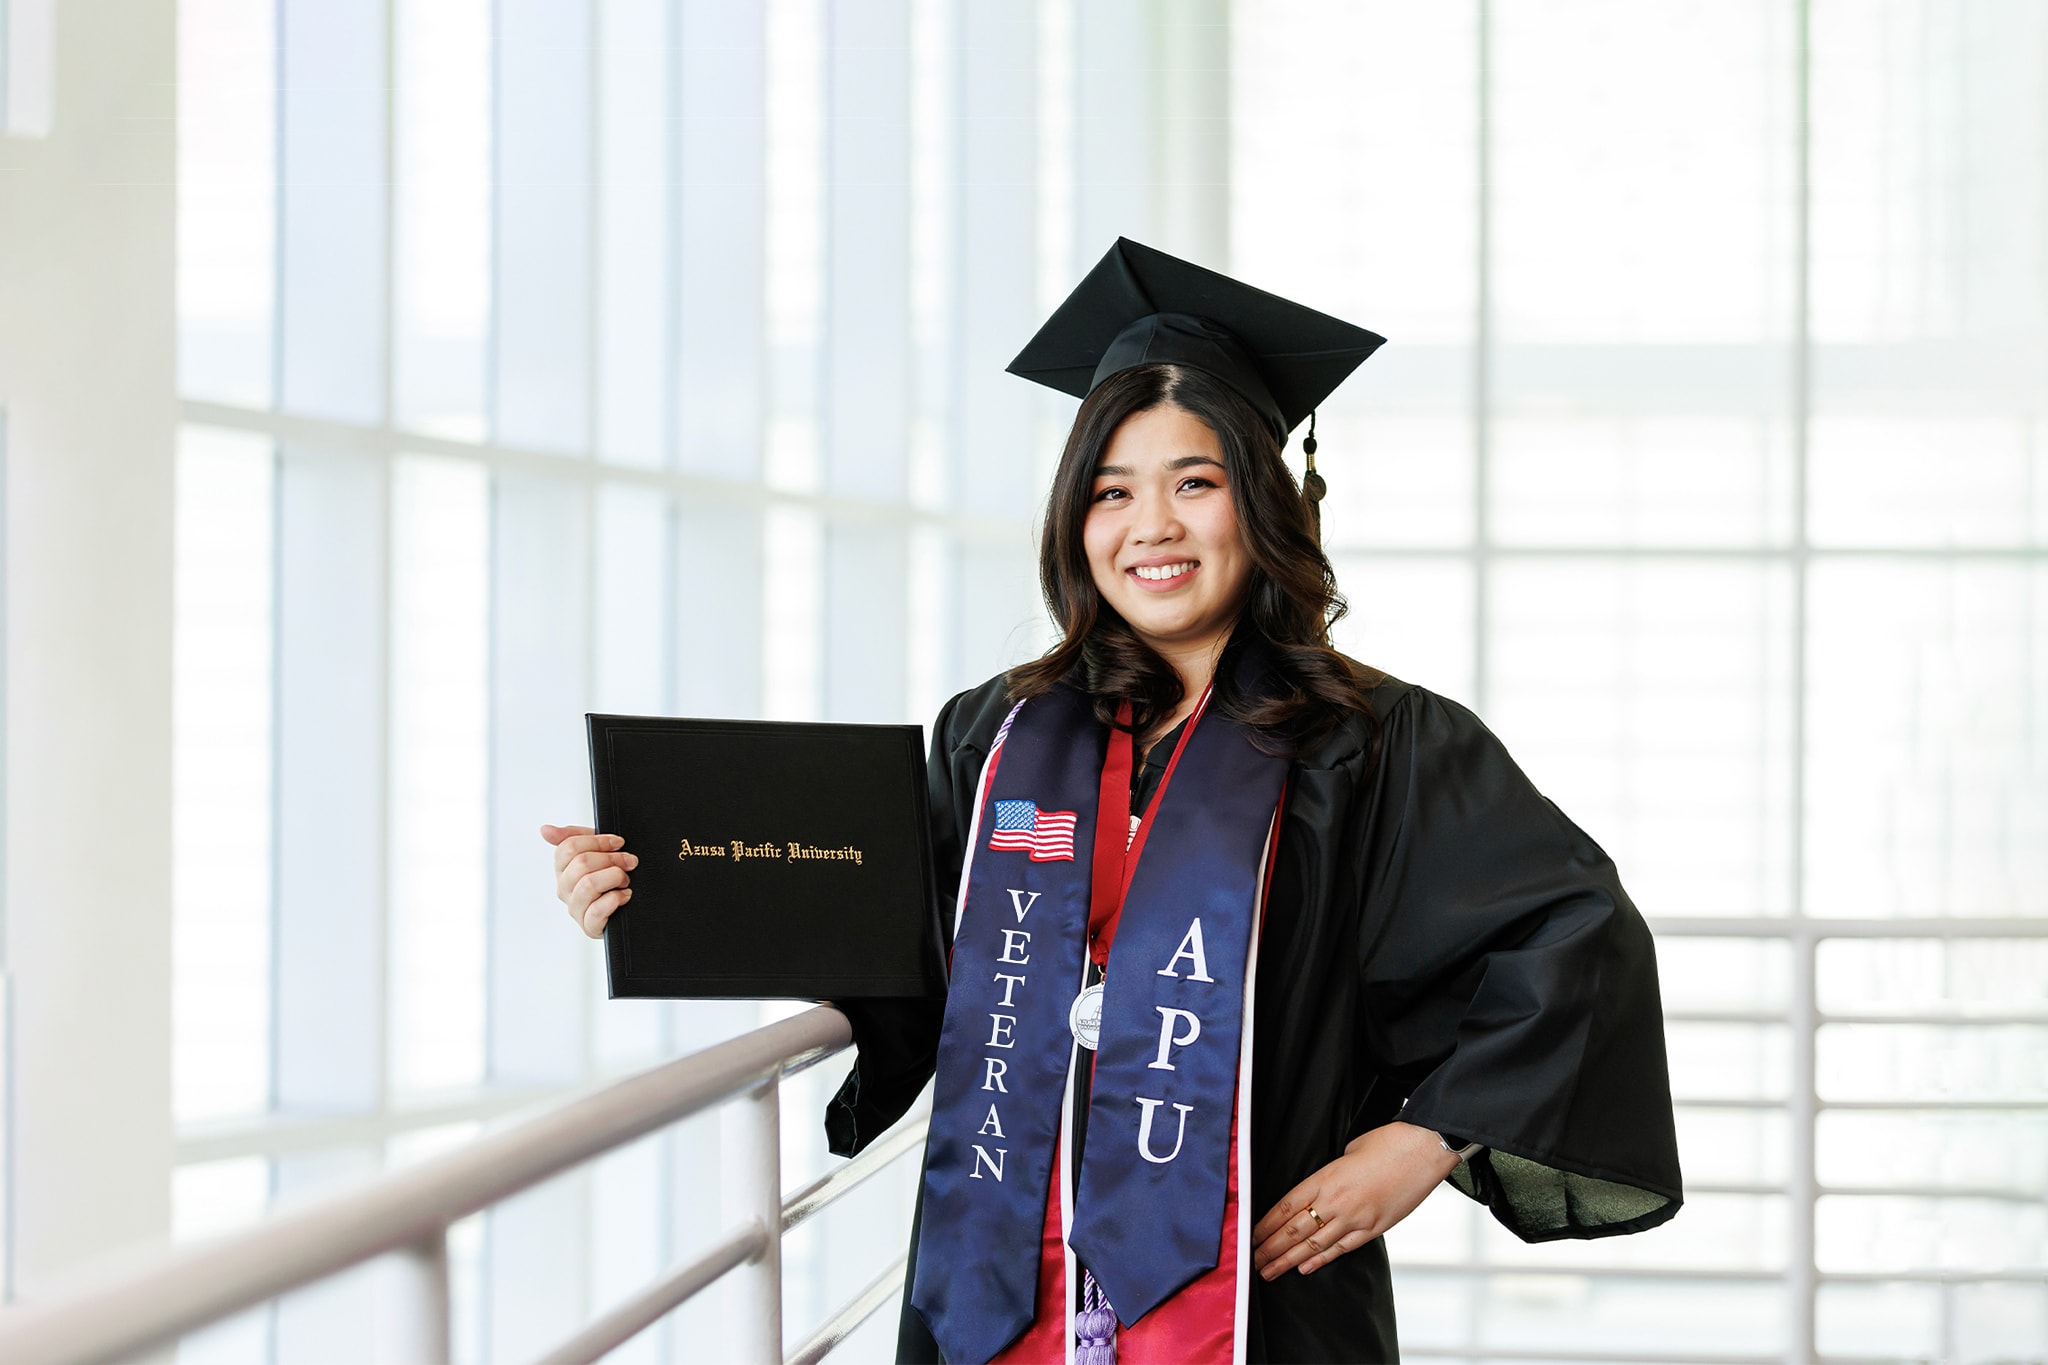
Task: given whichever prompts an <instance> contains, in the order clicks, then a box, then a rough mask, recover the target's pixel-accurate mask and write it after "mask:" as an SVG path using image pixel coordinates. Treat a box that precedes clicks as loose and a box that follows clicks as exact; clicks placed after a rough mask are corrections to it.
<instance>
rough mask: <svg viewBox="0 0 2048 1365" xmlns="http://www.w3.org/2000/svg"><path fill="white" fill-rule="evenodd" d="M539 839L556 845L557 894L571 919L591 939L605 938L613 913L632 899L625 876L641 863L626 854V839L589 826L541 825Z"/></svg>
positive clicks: (631, 889) (630, 888)
mask: <svg viewBox="0 0 2048 1365" xmlns="http://www.w3.org/2000/svg"><path fill="white" fill-rule="evenodd" d="M540 837H541V838H543V839H545V840H547V841H548V842H549V843H551V844H553V845H554V846H555V895H556V896H557V897H559V898H560V899H561V902H562V904H564V905H566V906H568V907H569V918H570V919H573V920H575V921H576V927H577V928H579V929H581V930H582V931H583V932H584V933H586V934H588V935H590V936H591V937H592V938H603V937H604V922H605V921H606V920H608V919H610V918H611V917H612V911H614V910H616V909H618V908H619V907H620V906H622V905H624V904H625V903H626V902H627V901H629V900H631V899H632V898H633V888H632V887H631V886H629V885H627V877H626V874H627V873H628V872H630V871H631V870H632V869H634V868H635V867H638V866H639V865H640V860H639V859H638V858H636V857H634V856H633V855H632V854H630V853H628V852H626V841H625V840H624V839H621V838H620V837H619V836H618V835H616V834H599V833H598V832H597V831H596V830H594V829H591V828H590V827H589V826H588V825H542V826H541V827H540Z"/></svg>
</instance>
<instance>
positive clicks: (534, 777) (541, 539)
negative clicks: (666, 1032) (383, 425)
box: [488, 474, 590, 1084]
mask: <svg viewBox="0 0 2048 1365" xmlns="http://www.w3.org/2000/svg"><path fill="white" fill-rule="evenodd" d="M492 491H493V497H492V508H491V514H492V538H491V562H492V574H491V578H492V595H491V777H490V784H491V796H490V850H491V851H490V868H491V898H490V931H489V942H490V968H489V972H490V980H489V1001H490V1005H489V1010H490V1037H489V1047H490V1053H489V1056H490V1061H489V1069H488V1074H489V1076H490V1078H491V1079H492V1080H493V1081H498V1082H509V1083H514V1084H567V1083H571V1082H573V1081H575V1080H576V1079H577V1078H578V1077H579V1076H581V1075H582V1074H583V1067H584V1033H585V1021H586V1019H587V1017H588V1016H587V1013H586V1011H585V1008H584V1003H583V988H584V982H585V981H586V980H587V979H588V977H587V974H586V972H585V971H584V958H585V954H586V952H587V950H588V946H589V945H588V944H586V943H584V942H583V941H582V939H581V938H580V936H579V935H577V934H576V933H574V932H573V931H572V930H571V929H570V926H568V925H567V924H565V923H564V916H563V914H562V909H561V906H560V904H559V903H558V902H557V901H556V900H555V896H554V885H553V879H552V877H551V876H550V873H549V869H550V867H551V865H552V863H551V854H550V852H549V850H548V847H547V845H546V844H544V843H543V842H542V841H541V838H540V826H541V825H542V824H543V823H544V822H553V821H557V820H561V819H563V818H565V816H564V813H563V811H562V803H563V801H564V799H565V798H566V797H567V796H568V794H569V793H574V792H579V791H581V790H584V789H586V788H587V787H588V785H589V768H588V766H587V762H586V758H585V755H586V746H585V741H584V730H583V712H584V710H585V708H586V707H587V705H588V700H587V699H588V696H589V669H590V661H589V644H588V640H589V628H588V624H587V622H586V619H585V613H586V610H587V608H586V605H585V604H586V600H587V597H586V594H587V591H588V588H587V583H588V576H589V572H590V566H589V535H590V533H589V527H588V521H587V517H588V506H589V494H588V491H587V486H586V485H583V484H579V483H565V482H563V481H561V480H555V479H546V478H535V477H527V476H520V475H511V474H500V475H499V477H498V480H497V484H496V487H495V488H494V489H493V490H492Z"/></svg>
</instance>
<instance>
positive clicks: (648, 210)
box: [591, 0, 676, 469]
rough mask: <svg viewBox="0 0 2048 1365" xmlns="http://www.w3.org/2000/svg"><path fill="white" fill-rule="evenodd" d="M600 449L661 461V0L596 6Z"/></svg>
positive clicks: (666, 176)
mask: <svg viewBox="0 0 2048 1365" xmlns="http://www.w3.org/2000/svg"><path fill="white" fill-rule="evenodd" d="M597 25H598V36H597V60H598V72H599V75H598V83H597V114H596V117H597V158H598V163H597V164H598V176H597V185H596V186H595V189H594V200H595V209H596V213H597V243H598V247H597V267H596V268H597V277H596V280H595V281H594V284H593V288H594V290H595V294H594V297H595V299H596V305H597V307H596V317H595V318H594V319H593V321H592V324H591V325H592V326H593V327H594V328H596V333H597V362H596V363H597V373H596V376H595V379H594V382H595V385H596V397H595V400H594V401H595V402H596V404H597V450H596V454H597V456H598V458H600V459H603V460H609V461H613V462H616V463H619V464H631V465H637V466H640V467H642V468H648V469H652V468H658V467H660V466H661V465H664V464H666V463H667V462H668V454H669V450H668V442H669V391H668V380H669V364H670V355H669V344H670V341H671V333H672V329H673V326H674V322H675V274H674V253H675V236H676V223H675V213H674V210H675V206H676V192H675V191H676V186H675V149H674V138H675V126H674V123H675V121H674V119H673V117H672V116H671V115H672V111H673V109H674V108H675V103H674V102H675V99H676V91H675V85H674V72H675V58H676V51H675V24H674V7H673V6H672V5H670V4H668V3H666V0H600V3H599V4H598V8H597Z"/></svg>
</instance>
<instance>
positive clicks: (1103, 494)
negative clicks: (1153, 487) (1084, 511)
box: [1089, 484, 1131, 502]
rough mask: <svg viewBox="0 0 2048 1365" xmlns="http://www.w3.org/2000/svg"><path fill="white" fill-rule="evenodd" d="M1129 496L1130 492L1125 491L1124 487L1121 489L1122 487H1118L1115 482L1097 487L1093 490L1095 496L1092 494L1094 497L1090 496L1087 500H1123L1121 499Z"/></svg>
mask: <svg viewBox="0 0 2048 1365" xmlns="http://www.w3.org/2000/svg"><path fill="white" fill-rule="evenodd" d="M1130 496H1131V495H1130V494H1129V493H1128V492H1127V491H1125V490H1124V489H1122V488H1119V487H1117V486H1116V485H1115V484H1111V485H1110V486H1109V487H1107V488H1099V489H1097V490H1096V491H1095V496H1094V497H1092V498H1090V499H1089V501H1090V502H1121V501H1123V500H1124V499H1125V498H1128V497H1130Z"/></svg>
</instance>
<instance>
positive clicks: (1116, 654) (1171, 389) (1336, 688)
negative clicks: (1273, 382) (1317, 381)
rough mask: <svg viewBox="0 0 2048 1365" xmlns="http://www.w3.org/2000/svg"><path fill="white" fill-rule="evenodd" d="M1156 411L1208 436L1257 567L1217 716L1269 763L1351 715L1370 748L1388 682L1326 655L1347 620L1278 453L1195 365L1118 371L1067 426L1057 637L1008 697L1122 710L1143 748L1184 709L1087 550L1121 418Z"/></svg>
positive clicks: (1023, 667) (1051, 551)
mask: <svg viewBox="0 0 2048 1365" xmlns="http://www.w3.org/2000/svg"><path fill="white" fill-rule="evenodd" d="M1159 407H1174V408H1179V409H1180V410H1181V411H1183V412H1186V413H1188V414H1189V415H1190V416H1193V417H1196V418H1198V419H1200V420H1201V421H1202V422H1204V423H1206V424H1207V425H1208V427H1209V429H1210V430H1211V431H1213V432H1215V433H1216V441H1217V444H1218V445H1220V446H1221V447H1222V448H1223V468H1224V472H1225V475H1226V476H1227V478H1228V480H1229V484H1230V490H1229V491H1230V497H1231V500H1232V504H1233V506H1234V507H1235V508H1236V511H1237V525H1238V532H1239V534H1240V535H1241V536H1243V538H1244V546H1245V551H1246V555H1247V557H1248V558H1249V559H1250V560H1251V564H1252V571H1251V581H1250V583H1249V585H1248V586H1247V589H1246V593H1245V601H1244V607H1243V610H1242V612H1241V614H1240V615H1239V617H1238V621H1237V626H1236V628H1235V630H1234V631H1233V633H1232V635H1231V639H1230V643H1229V645H1228V646H1226V648H1225V649H1224V652H1223V655H1222V657H1221V658H1219V659H1218V660H1217V665H1216V681H1215V695H1214V698H1213V700H1212V701H1211V705H1213V706H1216V707H1217V708H1218V709H1219V710H1220V711H1221V712H1222V714H1224V715H1227V716H1230V717H1231V718H1232V719H1234V720H1237V721H1239V722H1241V723H1243V724H1244V725H1246V726H1248V727H1250V729H1251V731H1252V734H1253V742H1254V743H1256V744H1257V745H1258V746H1259V748H1261V749H1263V750H1265V751H1266V752H1268V753H1274V754H1286V755H1293V754H1298V753H1300V752H1302V751H1303V750H1304V749H1306V748H1308V747H1310V746H1312V745H1314V744H1315V743H1316V742H1317V741H1318V740H1320V739H1322V738H1324V737H1325V736H1327V735H1328V734H1329V733H1330V732H1331V731H1332V730H1334V729H1335V728H1336V727H1337V725H1338V724H1340V723H1341V722H1342V720H1343V717H1344V716H1345V715H1346V714H1347V713H1353V714H1357V715H1360V716H1363V717H1364V718H1365V721H1366V723H1367V725H1368V726H1369V727H1370V728H1371V730H1372V733H1373V738H1374V741H1375V747H1377V739H1378V730H1379V724H1378V718H1377V717H1376V716H1375V715H1374V714H1373V709H1372V699H1371V690H1372V688H1373V687H1374V685H1376V684H1377V683H1378V682H1379V680H1380V678H1381V676H1382V675H1381V674H1380V673H1378V672H1377V671H1376V670H1374V669H1370V668H1367V667H1366V666H1364V665H1363V664H1360V663H1357V662H1355V661H1353V660H1351V659H1348V658H1346V657H1344V656H1343V655H1342V654H1339V653H1338V652H1337V651H1336V650H1334V649H1332V648H1330V625H1331V623H1332V622H1334V621H1336V620H1338V619H1339V618H1340V617H1342V616H1343V614H1344V611H1345V604H1344V598H1343V596H1342V594H1340V593H1339V592H1338V591H1337V578H1336V575H1335V574H1334V573H1332V572H1331V570H1330V561H1329V559H1328V558H1327V557H1326V556H1325V555H1324V554H1323V547H1322V545H1321V543H1320V542H1319V541H1318V539H1317V536H1316V532H1315V527H1314V525H1313V523H1312V522H1311V521H1310V517H1309V511H1308V507H1307V505H1306V504H1305V503H1304V502H1303V501H1302V498H1301V493H1300V490H1299V489H1298V488H1297V487H1296V486H1295V483H1294V476H1293V475H1292V474H1291V473H1289V472H1288V469H1287V465H1286V463H1285V461H1283V460H1282V459H1281V454H1280V451H1281V445H1280V442H1279V440H1277V439H1276V438H1275V437H1274V435H1273V432H1272V429H1271V428H1270V427H1268V426H1267V425H1266V422H1265V420H1264V419H1263V418H1262V417H1260V416H1259V414H1258V412H1257V411H1256V410H1255V409H1254V408H1253V407H1252V406H1251V404H1249V403H1247V402H1246V401H1245V400H1244V399H1243V398H1242V397H1241V396H1240V395H1239V394H1238V393H1237V392H1236V390H1234V389H1232V388H1230V387H1229V386H1227V385H1225V384H1224V383H1223V382H1222V381H1220V380H1218V379H1216V378H1215V377H1214V376H1212V375H1210V374H1208V373H1207V372H1206V371H1203V370H1198V369H1195V368H1193V367H1191V366H1183V365H1142V366H1138V367H1136V368H1134V369H1129V370H1125V371H1123V372H1122V373H1120V374H1117V375H1113V376H1111V377H1110V378H1108V379H1106V380H1104V381H1103V382H1102V383H1101V385H1099V386H1098V387H1097V388H1096V389H1095V391H1094V392H1093V393H1091V394H1089V395H1088V397H1087V399H1086V400H1085V401H1084V402H1083V403H1082V404H1081V410H1080V411H1079V412H1078V413H1076V414H1075V416H1074V427H1073V430H1072V431H1071V432H1069V433H1068V435H1067V444H1066V449H1065V450H1064V451H1063V452H1062V453H1061V455H1060V464H1059V470H1058V472H1057V473H1056V474H1054V475H1053V483H1052V493H1051V495H1050V496H1049V497H1048V498H1047V500H1046V509H1045V529H1044V533H1043V536H1042V538H1041V540H1040V543H1039V552H1038V576H1039V583H1040V585H1041V587H1042V588H1043V589H1044V592H1045V605H1046V608H1047V610H1048V611H1050V612H1051V613H1052V619H1053V621H1054V623H1055V624H1056V625H1058V626H1059V628H1060V636H1061V638H1060V641H1059V643H1058V644H1056V645H1055V646H1053V648H1052V649H1051V650H1049V651H1048V652H1047V653H1046V654H1045V655H1044V656H1042V657H1041V658H1037V659H1034V660H1032V661H1031V662H1029V663H1026V664H1020V665H1018V666H1017V667H1016V668H1013V669H1011V670H1010V672H1009V675H1008V682H1009V690H1010V694H1011V695H1012V696H1013V697H1036V696H1043V695H1044V694H1046V693H1047V692H1050V691H1052V690H1053V688H1055V687H1057V686H1059V685H1060V684H1062V683H1070V684H1072V685H1073V686H1075V687H1078V688H1080V689H1081V690H1082V691H1084V692H1086V693H1088V694H1089V695H1090V696H1091V697H1093V698H1094V702H1095V714H1096V715H1097V716H1098V717H1100V718H1101V719H1102V721H1103V722H1104V723H1105V724H1112V725H1113V724H1115V723H1116V713H1117V709H1118V704H1119V703H1120V702H1122V701H1123V700H1124V699H1126V698H1128V699H1129V700H1130V702H1131V711H1132V728H1133V729H1134V730H1136V731H1137V733H1139V734H1141V735H1142V734H1145V733H1146V732H1147V731H1149V730H1151V729H1153V728H1155V727H1156V726H1157V725H1158V724H1159V722H1161V721H1163V720H1164V719H1166V718H1167V717H1168V716H1170V715H1172V714H1173V710H1174V708H1175V707H1176V706H1178V705H1179V704H1180V702H1181V700H1182V696H1183V689H1182V686H1181V681H1180V675H1179V674H1178V673H1176V672H1175V671H1174V669H1173V666H1172V665H1171V664H1169V663H1168V662H1167V661H1166V660H1165V659H1164V658H1162V657H1160V655H1159V654H1158V652H1157V651H1155V650H1154V649H1152V647H1151V646H1149V645H1147V644H1146V643H1145V642H1144V641H1143V640H1141V639H1139V638H1138V635H1137V632H1135V631H1133V630H1132V629H1131V627H1130V625H1129V624H1128V623H1127V622H1126V621H1125V620H1124V619H1123V617H1122V616H1121V615H1120V614H1119V613H1118V612H1117V610H1116V609H1115V608H1114V607H1111V606H1110V605H1109V604H1108V603H1106V602H1104V601H1103V599H1102V595H1101V594H1100V593H1099V592H1097V591H1096V588H1095V578H1094V575H1093V574H1092V573H1090V571H1089V568H1088V555H1087V551H1086V549H1085V548H1084V547H1083V544H1082V538H1081V527H1082V523H1083V522H1084V521H1086V520H1087V517H1088V508H1089V505H1090V503H1091V501H1092V499H1093V496H1094V491H1095V470H1096V467H1097V466H1098V465H1100V464H1101V463H1102V453H1103V450H1104V448H1105V447H1107V446H1108V445H1109V440H1110V437H1111V436H1112V435H1114V434H1115V432H1116V429H1117V428H1118V427H1119V426H1120V425H1122V423H1123V422H1124V420H1125V419H1126V418H1128V417H1131V416H1132V415H1133V414H1136V413H1140V412H1148V411H1150V410H1152V409H1154V408H1159ZM1252 650H1257V651H1258V653H1259V654H1260V655H1261V656H1262V657H1263V661H1264V663H1265V664H1266V670H1265V671H1266V675H1267V676H1266V680H1265V681H1264V682H1263V683H1261V684H1259V685H1258V686H1256V687H1253V686H1249V685H1248V684H1247V680H1246V678H1245V677H1244V676H1241V671H1240V668H1239V667H1238V664H1239V663H1240V662H1241V661H1242V660H1244V659H1245V658H1246V655H1247V653H1248V652H1249V651H1252Z"/></svg>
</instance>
